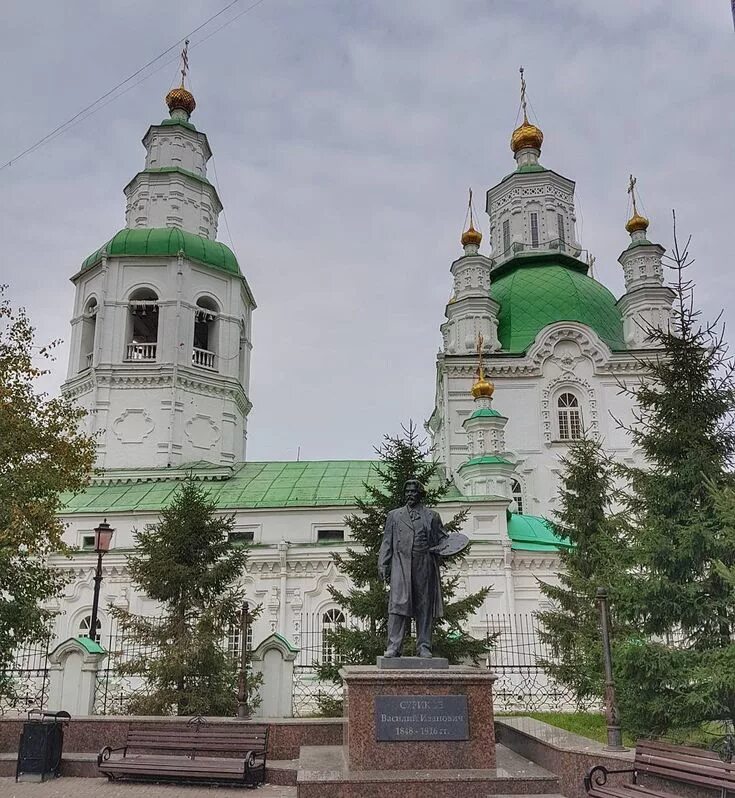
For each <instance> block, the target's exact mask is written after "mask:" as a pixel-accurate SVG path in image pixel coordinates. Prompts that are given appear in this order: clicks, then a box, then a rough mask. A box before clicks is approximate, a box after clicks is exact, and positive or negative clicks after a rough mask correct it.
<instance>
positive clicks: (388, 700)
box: [375, 695, 470, 741]
mask: <svg viewBox="0 0 735 798" xmlns="http://www.w3.org/2000/svg"><path fill="white" fill-rule="evenodd" d="M375 739H376V740H394V741H395V740H437V741H439V740H443V741H445V740H469V739H470V734H469V723H468V721H467V696H466V695H376V696H375Z"/></svg>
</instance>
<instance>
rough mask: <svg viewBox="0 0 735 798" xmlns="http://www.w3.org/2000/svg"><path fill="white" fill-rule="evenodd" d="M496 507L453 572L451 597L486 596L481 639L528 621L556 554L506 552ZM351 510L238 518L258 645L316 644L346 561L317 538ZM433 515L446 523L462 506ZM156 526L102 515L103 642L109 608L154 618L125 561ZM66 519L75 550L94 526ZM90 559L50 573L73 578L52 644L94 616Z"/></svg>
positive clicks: (480, 510)
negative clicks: (516, 620) (524, 615)
mask: <svg viewBox="0 0 735 798" xmlns="http://www.w3.org/2000/svg"><path fill="white" fill-rule="evenodd" d="M500 504H502V503H500ZM500 504H498V503H496V505H497V506H496V505H492V504H491V503H485V504H483V505H482V506H478V507H474V506H473V507H472V508H471V509H470V514H469V516H468V519H467V522H466V524H465V528H464V530H463V531H464V532H465V534H467V535H468V536H469V537H470V538H471V539H472V540H473V541H474V545H473V548H472V552H471V554H470V555H468V557H467V558H466V559H465V560H464V561H463V562H462V563H460V564H459V565H458V568H459V572H460V576H461V578H460V582H459V586H458V596H464V595H468V594H469V593H472V592H475V591H477V590H479V589H480V588H482V587H485V586H490V587H491V591H490V594H489V596H488V597H487V599H486V600H485V603H484V605H483V606H482V607H481V608H480V610H479V611H478V612H477V614H476V615H475V617H474V618H473V619H471V621H470V623H469V630H470V631H471V632H472V634H474V635H475V636H480V637H481V636H484V635H485V633H486V632H487V624H488V619H489V620H490V622H491V624H492V623H497V620H498V618H499V617H500V616H504V615H507V614H509V613H513V612H529V613H530V612H532V611H533V610H534V609H535V608H536V607H537V605H538V602H539V591H538V585H537V582H536V576H538V577H539V578H544V579H545V578H547V577H548V578H553V573H554V570H555V569H554V563H556V557H555V555H554V554H553V553H535V552H534V553H528V552H513V551H511V548H510V541H509V540H508V539H507V536H506V533H505V525H504V519H505V515H504V509H503V508H501V507H500ZM354 509H355V508H351V507H325V508H298V509H286V508H278V509H272V510H247V511H244V510H242V511H236V512H235V519H236V520H235V527H234V529H235V531H236V532H245V531H252V532H253V545H251V546H250V548H249V558H248V565H247V569H246V572H245V573H244V574H243V578H242V583H243V585H244V587H245V591H246V597H247V599H248V600H249V601H250V602H251V604H254V605H261V614H260V617H259V618H258V619H257V620H256V622H255V624H254V630H253V642H254V644H255V645H257V644H258V642H260V640H262V639H264V638H265V637H267V636H268V635H269V634H270V633H272V632H279V633H281V634H283V635H284V636H286V637H287V638H288V639H289V640H290V641H292V642H293V643H294V644H295V645H296V646H303V648H304V650H305V652H306V649H307V648H309V646H310V645H313V642H314V637H313V635H314V633H315V632H317V631H318V630H319V629H320V628H321V626H322V624H323V617H322V616H323V614H324V612H326V611H327V610H328V609H330V608H334V607H336V605H335V603H334V601H333V600H332V598H331V596H330V595H329V593H328V587H329V586H330V585H334V586H336V587H338V588H339V589H346V588H347V587H348V581H347V579H346V578H345V577H344V576H343V575H341V574H340V573H339V572H338V571H337V570H336V568H335V566H334V564H333V562H332V554H333V553H335V552H340V553H344V552H345V550H346V547H347V545H349V538H348V539H347V541H346V542H345V543H344V544H331V545H325V544H319V543H317V542H316V541H317V531H318V530H319V529H325V530H336V529H344V530H345V532H347V530H346V527H345V525H344V517H345V515H346V514H347V513H349V512H352V511H354ZM439 509H440V512H441V515H442V516H443V517H444V518H445V519H448V518H449V517H451V516H452V515H453V514H454V513H455V512H456V511H457V510H458V509H459V505H457V506H454V505H447V506H442V507H440V508H439ZM501 510H502V512H501ZM157 517H158V516H157V514H156V513H119V514H113V513H108V514H107V520H108V522H109V523H110V524H111V525H112V526H113V528H114V529H115V533H114V538H113V546H114V548H113V549H112V550H111V551H110V552H109V553H108V554H106V555H105V557H104V559H103V582H102V591H101V599H100V619H101V623H102V635H103V642H104V639H105V635H109V630H110V619H109V611H108V609H107V607H108V604H110V603H112V604H113V605H115V606H118V607H122V608H126V609H129V610H130V611H131V612H134V613H138V614H143V615H156V614H157V607H156V605H155V603H153V602H151V601H149V600H147V599H145V598H144V597H142V596H141V595H140V594H139V592H138V591H137V590H136V589H135V588H134V587H133V586H132V585H131V584H130V580H129V576H128V574H127V569H126V564H125V562H126V559H125V558H126V555H127V554H129V553H130V552H131V551H132V550H133V547H134V538H133V530H134V529H135V528H138V529H140V528H142V527H144V526H145V525H146V524H148V523H154V522H155V521H156V520H157ZM64 520H65V521H66V522H67V523H68V528H67V531H66V533H65V542H66V543H68V544H69V545H70V546H73V547H79V546H81V545H82V544H83V538H84V537H85V536H91V535H93V534H94V532H93V530H94V527H95V526H96V525H97V524H98V523H99V522H100V520H101V518H100V517H99V516H98V515H91V514H90V515H73V516H68V517H66V518H65V519H64ZM96 560H97V557H96V555H95V554H94V552H92V551H77V552H76V553H74V555H73V557H72V560H71V561H69V560H67V559H65V558H57V559H56V560H55V564H56V565H57V567H60V568H63V569H69V570H70V571H71V572H72V575H73V579H72V580H71V582H70V583H69V584H68V585H67V587H66V588H65V593H64V595H63V597H62V598H61V600H60V601H58V602H56V604H55V607H54V608H56V609H59V610H60V609H62V608H63V614H61V615H60V616H59V617H58V618H57V620H56V627H55V635H56V637H57V638H58V639H65V638H66V637H69V636H71V635H74V634H77V633H78V632H79V626H80V623H81V622H82V620H83V619H84V618H85V617H87V616H89V614H90V612H91V606H92V585H93V582H92V578H93V576H94V568H95V565H96ZM493 619H494V620H493ZM309 656H311V654H309ZM304 657H306V659H305V661H304V664H309V661H310V660H308V657H307V656H306V654H304Z"/></svg>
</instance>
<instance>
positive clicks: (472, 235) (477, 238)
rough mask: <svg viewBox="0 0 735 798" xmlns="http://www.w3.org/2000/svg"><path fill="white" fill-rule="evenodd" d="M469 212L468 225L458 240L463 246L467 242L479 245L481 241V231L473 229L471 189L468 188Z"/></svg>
mask: <svg viewBox="0 0 735 798" xmlns="http://www.w3.org/2000/svg"><path fill="white" fill-rule="evenodd" d="M469 214H470V226H469V227H468V228H467V229H466V230H465V231H464V233H462V238H461V239H460V241H461V242H462V246H463V247H466V246H467V245H468V244H475V245H476V246H478V247H479V246H480V244H481V243H482V233H481V232H480V231H479V230H475V226H474V218H473V215H472V189H470V199H469Z"/></svg>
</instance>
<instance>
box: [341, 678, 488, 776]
mask: <svg viewBox="0 0 735 798" xmlns="http://www.w3.org/2000/svg"><path fill="white" fill-rule="evenodd" d="M340 673H341V675H342V678H343V679H344V685H345V692H344V695H345V715H346V716H347V724H346V726H345V760H346V762H347V764H348V767H349V769H350V770H382V771H386V770H416V769H423V768H430V769H432V770H439V769H451V770H457V769H465V768H470V769H483V770H485V769H491V768H494V767H495V728H494V716H493V695H492V685H493V682H494V681H495V676H493V675H492V674H491V673H489V672H488V671H486V670H484V669H483V668H479V667H464V666H452V667H450V668H447V669H446V670H392V669H391V670H380V669H378V668H376V667H374V666H350V667H345V668H343V669H342V671H341V672H340Z"/></svg>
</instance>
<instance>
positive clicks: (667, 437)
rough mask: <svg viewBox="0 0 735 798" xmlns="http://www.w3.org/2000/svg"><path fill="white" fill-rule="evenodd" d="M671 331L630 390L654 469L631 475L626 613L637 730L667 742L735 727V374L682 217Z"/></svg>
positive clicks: (640, 439) (621, 654) (621, 589)
mask: <svg viewBox="0 0 735 798" xmlns="http://www.w3.org/2000/svg"><path fill="white" fill-rule="evenodd" d="M672 260H673V268H674V275H675V281H674V284H673V288H674V291H675V301H674V307H673V310H672V324H671V328H670V329H667V330H656V329H651V330H650V331H649V335H650V337H651V339H652V341H653V342H654V343H655V344H657V345H658V346H659V347H660V350H659V352H658V353H657V355H656V356H651V357H649V358H647V359H646V360H645V361H644V366H645V367H646V369H647V370H648V372H649V374H650V377H651V378H650V379H649V380H647V381H645V382H642V383H641V384H639V385H635V386H631V387H629V389H628V390H629V392H630V393H631V394H632V396H633V398H634V399H635V401H636V403H637V407H638V410H637V414H636V420H635V423H634V424H633V425H632V427H631V429H630V433H631V435H632V439H633V443H634V444H635V445H636V446H637V447H638V448H639V449H640V450H641V451H642V452H643V454H644V455H645V458H646V461H647V463H646V465H645V466H644V467H641V468H636V467H626V468H625V469H623V473H624V475H625V477H626V478H627V481H628V483H629V488H630V500H629V502H628V510H629V514H630V520H631V523H632V524H633V526H634V528H635V535H634V538H633V541H632V548H631V555H632V558H633V562H634V563H635V566H636V567H635V568H634V569H633V570H631V571H630V572H629V573H627V574H626V575H625V578H623V579H621V580H620V582H619V585H618V594H617V596H618V603H619V611H621V612H623V613H624V614H625V615H626V616H627V618H628V619H629V621H630V622H631V623H632V624H633V625H634V626H635V627H636V628H637V629H638V630H640V633H641V634H640V637H639V638H638V639H635V640H632V641H631V642H630V643H629V644H626V645H624V646H619V647H618V650H617V651H616V657H617V660H618V662H617V664H618V671H619V675H620V686H619V687H620V689H619V694H620V698H621V709H622V714H623V718H624V720H626V723H627V725H628V727H629V728H631V730H633V731H636V732H639V733H655V734H660V733H663V732H665V731H667V730H669V729H672V728H675V727H684V726H693V725H699V724H701V723H703V722H706V721H727V722H729V723H732V722H733V721H735V646H734V645H733V642H732V641H733V635H735V588H734V586H733V585H732V584H731V583H729V582H728V580H727V579H726V578H724V574H723V569H725V570H726V569H727V568H729V567H731V566H732V565H733V564H735V537H734V535H733V529H732V526H729V527H728V525H727V523H723V518H722V512H721V507H718V503H717V499H716V496H717V495H718V493H719V492H721V491H722V490H726V489H727V488H728V487H729V486H732V484H733V481H732V475H731V473H730V471H729V469H730V467H731V465H732V461H733V455H734V454H735V431H734V430H733V427H732V411H733V407H735V379H734V376H733V374H734V372H733V363H732V361H731V360H730V359H729V357H728V355H727V347H726V345H725V343H724V341H723V338H722V334H721V331H720V329H719V326H718V324H717V323H715V324H702V323H701V322H700V313H699V311H697V310H695V309H694V304H693V284H692V282H691V281H690V280H688V279H687V276H686V269H687V268H688V267H689V266H690V265H691V263H692V260H691V259H690V257H689V242H688V241H687V244H686V246H685V247H684V248H683V249H681V248H680V247H679V244H678V241H677V239H676V219H675V218H674V250H673V259H672Z"/></svg>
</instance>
